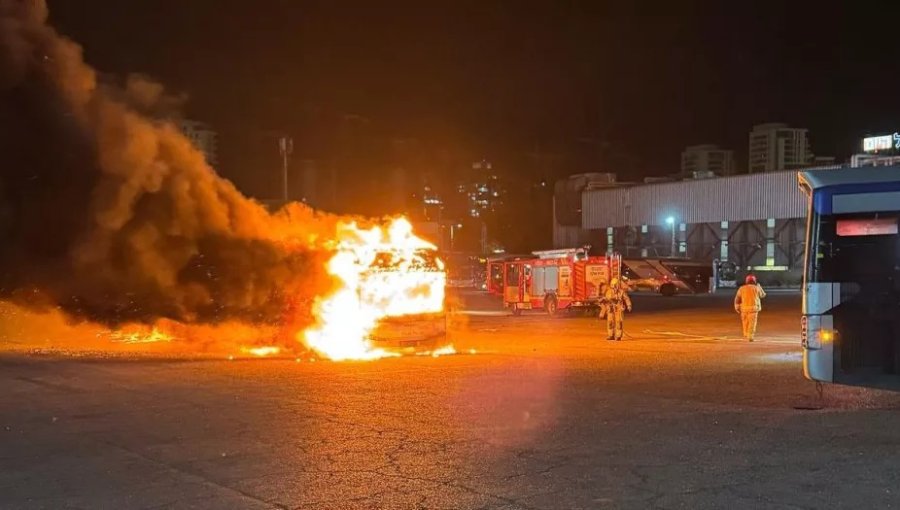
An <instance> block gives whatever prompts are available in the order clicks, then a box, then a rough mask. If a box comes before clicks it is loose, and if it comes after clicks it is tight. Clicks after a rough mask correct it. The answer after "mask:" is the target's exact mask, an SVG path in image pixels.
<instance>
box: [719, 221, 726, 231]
mask: <svg viewBox="0 0 900 510" xmlns="http://www.w3.org/2000/svg"><path fill="white" fill-rule="evenodd" d="M719 226H720V227H722V230H728V222H727V221H723V222H722V223H720V224H719Z"/></svg>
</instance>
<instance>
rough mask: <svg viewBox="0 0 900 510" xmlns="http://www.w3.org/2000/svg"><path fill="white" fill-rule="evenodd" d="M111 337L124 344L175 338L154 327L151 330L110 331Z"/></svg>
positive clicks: (167, 340)
mask: <svg viewBox="0 0 900 510" xmlns="http://www.w3.org/2000/svg"><path fill="white" fill-rule="evenodd" d="M109 339H110V340H112V341H113V342H116V343H123V344H151V343H156V342H171V341H172V340H174V338H173V337H172V336H171V335H168V334H166V333H163V332H162V331H160V330H158V329H156V328H153V329H152V330H150V331H132V332H130V333H128V332H125V331H113V332H111V333H109Z"/></svg>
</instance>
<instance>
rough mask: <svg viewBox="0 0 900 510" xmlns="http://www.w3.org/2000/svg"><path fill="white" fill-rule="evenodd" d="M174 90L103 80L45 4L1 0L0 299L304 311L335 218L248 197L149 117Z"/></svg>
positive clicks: (133, 314) (80, 312) (184, 312)
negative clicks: (321, 238)
mask: <svg viewBox="0 0 900 510" xmlns="http://www.w3.org/2000/svg"><path fill="white" fill-rule="evenodd" d="M176 102H177V101H176V100H173V99H172V98H171V97H168V96H166V95H165V93H164V92H163V90H162V87H160V86H159V85H157V84H155V83H152V82H150V81H148V80H144V79H141V78H138V77H132V78H129V80H128V81H127V83H126V85H125V86H121V87H116V86H113V85H110V84H105V83H103V84H101V83H100V82H99V80H98V77H97V74H96V73H95V71H94V70H93V69H91V68H90V67H89V66H88V65H87V64H85V62H84V60H83V58H82V52H81V48H80V47H79V46H78V45H77V44H75V43H74V42H72V41H71V40H68V39H66V38H65V37H63V36H61V35H60V34H58V33H57V32H56V31H55V30H54V29H53V28H51V27H50V26H48V25H47V9H46V5H45V4H44V2H43V1H42V0H0V165H2V166H0V299H6V300H11V301H14V302H16V303H18V304H21V305H26V306H29V307H31V308H34V309H46V308H61V309H62V310H63V311H65V312H66V313H68V314H69V315H70V316H71V317H74V318H76V319H87V320H92V321H97V322H102V323H105V324H110V325H116V324H120V323H123V322H146V323H150V322H154V321H156V320H158V319H160V318H167V319H173V320H178V321H183V322H204V323H214V322H219V321H226V320H239V321H246V322H253V323H273V322H278V321H280V320H282V319H283V315H284V314H285V313H291V314H292V315H293V316H295V317H296V316H297V314H299V315H300V316H301V317H302V316H303V314H304V313H306V312H308V310H309V305H310V303H311V300H312V296H313V295H314V294H315V293H316V291H317V290H318V291H321V290H322V289H323V287H324V286H326V285H327V282H326V281H323V280H324V279H325V277H324V275H323V274H322V273H323V271H322V270H321V268H322V253H321V252H320V251H318V250H315V249H313V246H312V245H313V242H312V241H311V239H312V238H314V237H315V235H316V234H317V233H322V232H325V230H324V229H326V228H327V227H326V226H327V225H329V224H330V221H328V220H327V219H325V218H322V217H319V216H315V215H313V213H312V212H311V211H309V210H308V209H306V208H303V207H300V206H294V207H293V208H292V209H290V210H286V211H282V212H281V213H280V214H279V215H277V216H272V215H270V214H268V213H267V212H266V211H265V210H264V208H263V207H261V206H260V205H259V204H257V203H255V202H253V201H251V200H249V199H247V198H245V197H244V196H242V195H241V194H240V193H239V192H238V191H237V190H236V189H235V187H234V186H233V185H232V184H231V183H230V182H228V181H226V180H224V179H221V178H220V177H218V176H217V175H216V174H215V172H214V171H213V170H212V169H211V168H210V167H209V166H208V165H207V164H206V163H205V161H204V159H203V156H202V154H201V153H199V152H198V151H197V150H195V149H194V148H193V147H192V146H191V145H190V143H189V142H188V141H187V139H185V138H184V137H182V136H181V134H180V133H179V132H178V131H177V129H176V128H175V127H174V126H173V125H171V124H170V123H167V122H165V121H163V120H158V119H159V118H160V117H154V116H150V115H148V114H147V113H148V112H159V111H161V110H168V109H170V108H172V106H173V105H174V104H175V103H176Z"/></svg>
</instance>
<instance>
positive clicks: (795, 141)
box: [748, 123, 813, 174]
mask: <svg viewBox="0 0 900 510" xmlns="http://www.w3.org/2000/svg"><path fill="white" fill-rule="evenodd" d="M812 157H813V155H812V151H810V148H809V137H808V136H807V130H806V129H800V128H792V127H788V125H787V124H780V123H769V124H759V125H756V126H753V130H752V131H750V153H749V162H748V163H749V164H748V168H749V171H750V173H751V174H753V173H760V172H777V171H779V170H794V169H797V168H803V167H805V166H808V165H809V164H810V162H811V160H812Z"/></svg>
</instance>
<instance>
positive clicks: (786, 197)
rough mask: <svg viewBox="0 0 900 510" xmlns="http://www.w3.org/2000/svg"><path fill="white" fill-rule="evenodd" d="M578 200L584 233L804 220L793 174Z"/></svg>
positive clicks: (592, 193)
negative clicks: (669, 224)
mask: <svg viewBox="0 0 900 510" xmlns="http://www.w3.org/2000/svg"><path fill="white" fill-rule="evenodd" d="M581 201H582V207H581V210H582V213H581V214H582V216H581V218H582V225H583V227H584V228H586V229H595V228H606V227H623V226H637V225H659V224H662V223H663V222H664V221H665V218H667V217H669V216H672V217H674V218H675V220H676V221H677V222H678V223H712V222H718V221H750V220H765V219H767V218H775V219H788V218H802V217H805V216H806V197H805V196H804V195H803V193H802V192H801V191H800V189H799V186H798V185H797V172H794V171H790V172H773V173H765V174H751V175H739V176H735V177H723V178H720V179H701V180H696V181H680V182H667V183H660V184H651V185H646V186H633V187H628V188H617V189H606V190H589V191H585V192H584V193H582V195H581Z"/></svg>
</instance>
